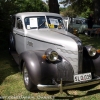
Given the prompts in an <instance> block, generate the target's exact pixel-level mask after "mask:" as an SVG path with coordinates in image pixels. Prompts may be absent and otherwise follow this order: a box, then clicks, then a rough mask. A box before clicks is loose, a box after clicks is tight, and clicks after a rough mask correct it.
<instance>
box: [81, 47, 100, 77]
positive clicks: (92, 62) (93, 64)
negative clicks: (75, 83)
mask: <svg viewBox="0 0 100 100" xmlns="http://www.w3.org/2000/svg"><path fill="white" fill-rule="evenodd" d="M83 72H93V73H95V74H96V75H98V76H100V53H97V54H96V55H95V56H94V57H90V56H89V54H88V50H87V47H84V48H83Z"/></svg>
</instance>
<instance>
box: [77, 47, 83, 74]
mask: <svg viewBox="0 0 100 100" xmlns="http://www.w3.org/2000/svg"><path fill="white" fill-rule="evenodd" d="M78 51H79V52H78V73H81V72H82V61H83V46H82V45H78Z"/></svg>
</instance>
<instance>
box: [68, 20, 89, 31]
mask: <svg viewBox="0 0 100 100" xmlns="http://www.w3.org/2000/svg"><path fill="white" fill-rule="evenodd" d="M87 28H88V25H87V20H86V19H85V18H74V19H73V20H72V21H70V23H69V26H68V31H69V32H71V31H72V30H73V29H76V30H77V31H78V33H84V31H85V29H87Z"/></svg>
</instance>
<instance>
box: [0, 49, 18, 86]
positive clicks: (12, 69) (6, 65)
mask: <svg viewBox="0 0 100 100" xmlns="http://www.w3.org/2000/svg"><path fill="white" fill-rule="evenodd" d="M18 72H19V69H18V65H17V64H16V63H15V61H14V60H13V58H12V56H11V55H10V54H9V51H8V50H7V49H5V50H3V51H0V84H2V82H3V81H4V80H5V78H6V77H8V76H10V75H13V74H15V73H18Z"/></svg>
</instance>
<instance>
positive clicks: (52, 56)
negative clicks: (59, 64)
mask: <svg viewBox="0 0 100 100" xmlns="http://www.w3.org/2000/svg"><path fill="white" fill-rule="evenodd" d="M47 58H48V59H49V60H50V61H56V60H57V59H58V54H57V52H55V51H52V52H51V53H50V54H49V55H48V56H47Z"/></svg>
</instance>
